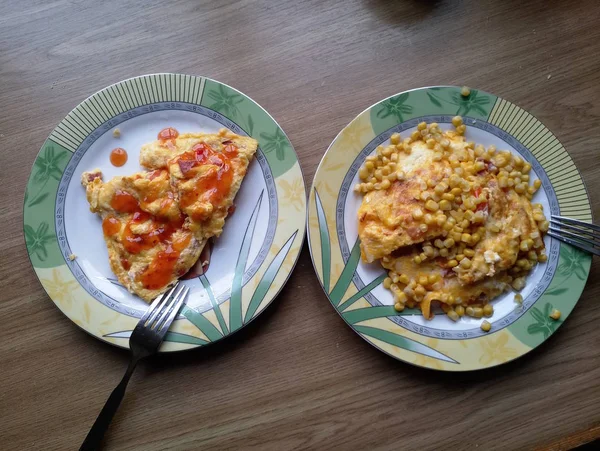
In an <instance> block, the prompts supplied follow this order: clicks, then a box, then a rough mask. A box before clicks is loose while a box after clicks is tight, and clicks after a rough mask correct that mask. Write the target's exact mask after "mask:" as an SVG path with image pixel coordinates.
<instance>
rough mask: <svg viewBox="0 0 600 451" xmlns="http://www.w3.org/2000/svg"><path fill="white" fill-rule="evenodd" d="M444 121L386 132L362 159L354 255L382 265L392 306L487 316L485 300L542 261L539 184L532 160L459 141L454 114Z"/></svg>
mask: <svg viewBox="0 0 600 451" xmlns="http://www.w3.org/2000/svg"><path fill="white" fill-rule="evenodd" d="M452 122H453V125H454V126H455V129H454V130H448V131H442V130H441V129H440V128H439V126H438V124H436V123H432V124H426V123H425V122H422V123H420V124H419V125H418V127H417V130H416V131H414V132H413V133H412V134H411V136H410V137H409V138H405V139H403V140H402V139H401V137H400V135H399V134H393V135H392V137H391V138H390V144H389V145H387V146H379V147H378V148H377V151H376V154H375V155H373V156H370V157H368V158H367V159H366V161H365V163H364V165H363V166H362V167H361V168H360V170H359V178H360V181H361V183H359V184H357V185H356V187H355V191H356V192H357V193H359V194H362V196H363V198H362V202H361V205H360V207H359V209H358V213H357V216H358V235H359V239H360V248H361V256H362V259H363V260H364V261H365V262H368V263H372V262H374V261H377V260H379V261H380V262H381V264H382V266H383V267H384V268H386V269H387V270H388V271H389V274H388V275H389V277H388V278H386V279H385V280H384V282H383V284H384V287H385V288H388V289H390V290H391V291H392V292H393V294H394V302H395V305H394V306H395V308H396V310H397V311H402V310H403V309H404V306H405V304H406V305H410V306H419V308H421V310H422V312H423V315H424V316H425V317H426V318H427V319H430V318H431V317H432V310H431V309H432V304H436V303H439V304H441V305H442V307H443V309H444V311H445V312H446V314H447V315H448V316H449V317H450V318H451V319H452V320H454V321H457V320H458V319H459V317H460V316H462V315H464V314H465V312H466V314H467V315H471V316H473V315H475V317H477V318H481V315H482V313H481V311H485V312H486V316H491V315H492V314H493V308H492V306H491V305H490V304H489V303H490V301H491V300H493V299H494V298H496V297H497V296H499V295H500V294H501V293H503V292H505V291H506V290H508V289H510V288H511V287H512V288H514V289H515V290H517V291H518V290H521V289H522V288H523V286H524V284H525V282H524V281H525V277H526V276H527V274H528V273H529V271H530V270H531V269H532V268H533V267H534V266H535V265H536V264H537V263H538V262H545V261H546V260H547V256H546V254H545V249H544V243H543V233H545V232H546V231H547V230H548V226H549V223H548V221H547V220H546V218H545V216H544V214H543V211H542V207H541V205H540V204H532V203H531V200H532V198H533V195H534V194H535V192H536V191H537V190H538V189H539V188H540V186H541V181H540V180H530V171H531V165H530V164H529V163H527V162H526V161H524V160H523V159H522V158H521V157H519V156H516V155H513V154H512V153H511V152H509V151H497V150H496V148H495V147H494V146H490V147H488V148H487V149H486V148H484V147H483V146H481V145H475V143H473V142H468V141H467V140H466V139H465V137H464V134H465V130H466V126H465V125H464V124H463V123H462V118H460V117H458V116H457V117H455V118H454V119H453V120H452ZM532 181H533V183H532V184H531V183H530V182H532ZM465 307H467V308H466V310H465ZM477 309H479V310H477ZM482 309H483V310H482ZM489 326H490V325H489V323H488V324H487V325H486V326H485V328H484V327H483V325H482V328H483V329H484V330H485V331H489V330H490V327H489Z"/></svg>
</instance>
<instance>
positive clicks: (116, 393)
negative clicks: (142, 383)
mask: <svg viewBox="0 0 600 451" xmlns="http://www.w3.org/2000/svg"><path fill="white" fill-rule="evenodd" d="M138 361H139V359H136V358H135V357H133V358H132V359H131V360H130V361H129V366H127V371H125V375H124V376H123V379H121V382H120V383H119V385H117V386H116V387H115V389H114V390H113V392H112V393H111V394H110V396H109V397H108V399H107V400H106V404H104V407H103V408H102V411H101V412H100V414H99V415H98V418H96V421H95V422H94V425H93V426H92V428H91V429H90V432H88V435H87V437H86V438H85V440H84V441H83V443H82V444H81V447H80V448H79V451H92V450H98V449H100V445H101V443H102V438H103V437H104V433H105V432H106V430H107V429H108V426H109V425H110V422H111V421H112V419H113V417H114V416H115V413H116V412H117V409H118V408H119V405H120V404H121V400H122V399H123V396H124V395H125V389H126V388H127V383H128V382H129V379H130V378H131V375H132V374H133V370H135V367H136V366H137V363H138Z"/></svg>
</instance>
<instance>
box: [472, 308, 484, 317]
mask: <svg viewBox="0 0 600 451" xmlns="http://www.w3.org/2000/svg"><path fill="white" fill-rule="evenodd" d="M473 316H474V317H475V318H481V317H482V316H483V309H482V308H481V307H474V308H473Z"/></svg>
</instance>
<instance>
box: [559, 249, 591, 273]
mask: <svg viewBox="0 0 600 451" xmlns="http://www.w3.org/2000/svg"><path fill="white" fill-rule="evenodd" d="M585 255H586V254H585V253H584V252H583V251H580V250H579V249H576V248H574V247H572V246H561V247H560V256H561V257H562V259H563V261H562V262H561V263H560V265H559V266H558V268H557V269H556V272H557V273H558V274H559V275H561V276H563V277H568V276H569V275H570V274H575V276H576V277H577V278H578V279H580V280H585V278H586V274H587V273H586V270H585V267H584V264H583V262H584V261H585V259H584V258H583V257H584V256H585Z"/></svg>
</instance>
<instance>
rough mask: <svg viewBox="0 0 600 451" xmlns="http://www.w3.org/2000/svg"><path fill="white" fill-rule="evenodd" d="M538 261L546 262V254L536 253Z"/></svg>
mask: <svg viewBox="0 0 600 451" xmlns="http://www.w3.org/2000/svg"><path fill="white" fill-rule="evenodd" d="M538 261H539V262H540V263H546V262H547V261H548V256H547V255H546V254H540V255H538Z"/></svg>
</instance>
